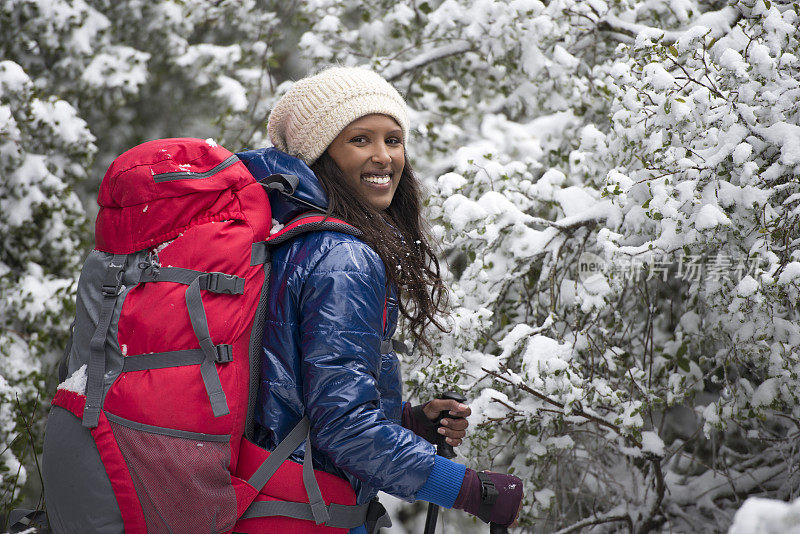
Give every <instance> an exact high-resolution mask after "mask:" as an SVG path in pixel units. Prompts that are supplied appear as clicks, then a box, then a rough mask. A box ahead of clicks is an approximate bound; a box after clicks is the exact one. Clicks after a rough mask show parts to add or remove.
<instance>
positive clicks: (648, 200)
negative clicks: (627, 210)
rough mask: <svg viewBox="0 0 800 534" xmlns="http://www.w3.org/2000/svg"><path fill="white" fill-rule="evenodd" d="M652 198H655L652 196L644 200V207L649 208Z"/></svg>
mask: <svg viewBox="0 0 800 534" xmlns="http://www.w3.org/2000/svg"><path fill="white" fill-rule="evenodd" d="M651 200H653V199H652V198H648V199H647V200H645V201H644V204H642V207H643V208H644V209H647V208H649V207H650V201H651Z"/></svg>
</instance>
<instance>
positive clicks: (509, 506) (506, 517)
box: [453, 468, 522, 527]
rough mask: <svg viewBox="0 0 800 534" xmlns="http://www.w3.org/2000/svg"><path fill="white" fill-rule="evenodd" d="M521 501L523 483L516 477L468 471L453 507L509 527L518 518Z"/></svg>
mask: <svg viewBox="0 0 800 534" xmlns="http://www.w3.org/2000/svg"><path fill="white" fill-rule="evenodd" d="M481 479H483V481H481ZM492 484H494V491H493V490H492V488H491V485H492ZM493 498H494V502H493V504H492V501H493ZM521 502H522V480H520V479H518V478H517V477H515V476H514V475H503V474H501V473H490V472H488V471H485V472H483V473H477V472H475V471H473V470H472V469H470V468H467V472H466V474H465V475H464V481H463V482H462V483H461V490H460V491H459V492H458V497H456V502H455V504H454V505H453V508H458V509H459V510H464V511H465V512H467V513H468V514H472V515H474V516H477V517H478V518H479V519H480V520H481V521H483V522H484V523H488V522H489V521H491V522H492V523H497V524H498V525H503V526H506V527H507V526H509V525H511V523H513V522H514V520H515V519H516V518H517V512H518V511H519V506H520V503H521Z"/></svg>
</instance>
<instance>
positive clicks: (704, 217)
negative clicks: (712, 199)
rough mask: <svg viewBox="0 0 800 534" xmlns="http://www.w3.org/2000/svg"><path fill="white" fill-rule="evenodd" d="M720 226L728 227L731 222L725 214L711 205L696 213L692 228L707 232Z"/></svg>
mask: <svg viewBox="0 0 800 534" xmlns="http://www.w3.org/2000/svg"><path fill="white" fill-rule="evenodd" d="M720 224H726V225H730V224H731V220H730V219H729V218H728V216H727V215H725V213H723V211H722V210H721V209H719V208H718V207H717V206H714V205H713V204H706V205H704V206H703V207H702V208H700V211H699V212H698V213H697V217H696V218H695V221H694V227H695V228H696V229H697V230H701V231H702V230H708V229H709V228H714V227H715V226H718V225H720Z"/></svg>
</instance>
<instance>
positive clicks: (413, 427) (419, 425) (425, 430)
mask: <svg viewBox="0 0 800 534" xmlns="http://www.w3.org/2000/svg"><path fill="white" fill-rule="evenodd" d="M428 404H429V403H427V402H426V403H425V404H420V405H417V406H413V407H412V406H411V403H410V402H407V403H405V404H404V405H403V416H402V418H401V419H400V424H402V425H403V426H404V427H405V428H407V429H409V430H410V431H412V432H413V433H414V434H416V435H418V436H419V437H421V438H423V439H426V440H427V441H428V442H430V443H432V444H434V445H436V444H437V443H438V440H439V436H440V435H439V434H438V433H437V432H436V429H437V428H438V426H437V425H436V423H435V422H433V421H431V420H430V419H428V417H427V416H426V415H425V412H423V411H422V409H423V408H424V407H425V406H427V405H428Z"/></svg>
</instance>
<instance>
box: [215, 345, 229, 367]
mask: <svg viewBox="0 0 800 534" xmlns="http://www.w3.org/2000/svg"><path fill="white" fill-rule="evenodd" d="M214 349H215V350H216V351H217V357H216V358H214V361H215V362H217V363H230V362H232V361H233V350H231V346H230V345H215V346H214Z"/></svg>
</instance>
